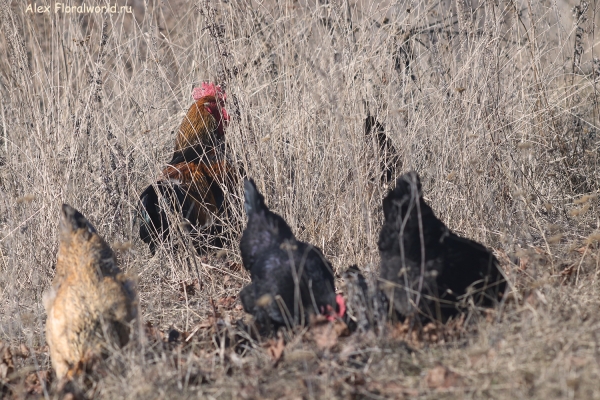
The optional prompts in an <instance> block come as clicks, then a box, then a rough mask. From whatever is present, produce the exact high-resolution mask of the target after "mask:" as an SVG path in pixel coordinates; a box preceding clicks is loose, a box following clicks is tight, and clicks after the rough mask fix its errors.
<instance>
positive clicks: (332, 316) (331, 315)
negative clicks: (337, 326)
mask: <svg viewBox="0 0 600 400" xmlns="http://www.w3.org/2000/svg"><path fill="white" fill-rule="evenodd" d="M335 302H336V303H337V305H338V312H337V313H336V312H334V311H333V310H332V309H331V306H330V305H327V307H325V310H326V312H327V315H326V317H327V320H328V321H330V322H333V321H335V320H336V318H343V317H344V315H345V314H346V301H345V300H344V297H343V296H342V295H341V294H337V295H336V296H335Z"/></svg>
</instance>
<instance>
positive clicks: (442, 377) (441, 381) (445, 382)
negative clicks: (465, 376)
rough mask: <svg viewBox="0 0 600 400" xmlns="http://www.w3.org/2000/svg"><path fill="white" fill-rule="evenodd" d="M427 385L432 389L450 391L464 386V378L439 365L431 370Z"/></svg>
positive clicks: (426, 381)
mask: <svg viewBox="0 0 600 400" xmlns="http://www.w3.org/2000/svg"><path fill="white" fill-rule="evenodd" d="M425 383H426V384H427V387H429V388H430V389H448V388H451V387H456V386H462V377H461V376H460V375H458V374H457V373H455V372H452V371H450V370H449V369H448V368H446V367H444V366H443V365H437V366H435V367H433V368H432V369H430V370H429V372H428V373H427V377H426V378H425Z"/></svg>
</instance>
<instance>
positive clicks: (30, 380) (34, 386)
mask: <svg viewBox="0 0 600 400" xmlns="http://www.w3.org/2000/svg"><path fill="white" fill-rule="evenodd" d="M49 377H50V371H37V372H32V373H30V374H29V375H27V376H26V377H25V390H26V391H27V393H28V394H37V395H41V394H43V392H44V386H46V387H48V383H49V382H48V378H49Z"/></svg>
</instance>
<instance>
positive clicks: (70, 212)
mask: <svg viewBox="0 0 600 400" xmlns="http://www.w3.org/2000/svg"><path fill="white" fill-rule="evenodd" d="M79 229H85V231H84V234H86V235H87V236H88V237H91V235H92V234H94V233H96V229H95V228H94V227H93V226H92V224H91V223H90V221H88V220H87V218H85V217H84V216H83V214H81V213H80V212H79V211H77V210H76V209H74V208H73V207H71V206H70V205H68V204H63V205H62V212H61V218H60V232H61V233H62V234H70V233H73V232H75V231H77V230H79Z"/></svg>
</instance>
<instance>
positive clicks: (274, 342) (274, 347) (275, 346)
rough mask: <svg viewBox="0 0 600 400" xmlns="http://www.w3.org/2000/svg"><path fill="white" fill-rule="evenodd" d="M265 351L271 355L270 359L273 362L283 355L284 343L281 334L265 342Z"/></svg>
mask: <svg viewBox="0 0 600 400" xmlns="http://www.w3.org/2000/svg"><path fill="white" fill-rule="evenodd" d="M266 347H267V353H268V354H269V356H271V360H273V362H274V363H275V364H277V362H279V360H280V359H281V356H282V355H283V350H284V349H285V343H284V341H283V336H281V335H279V337H278V338H277V339H270V340H269V341H268V342H267V343H266Z"/></svg>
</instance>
